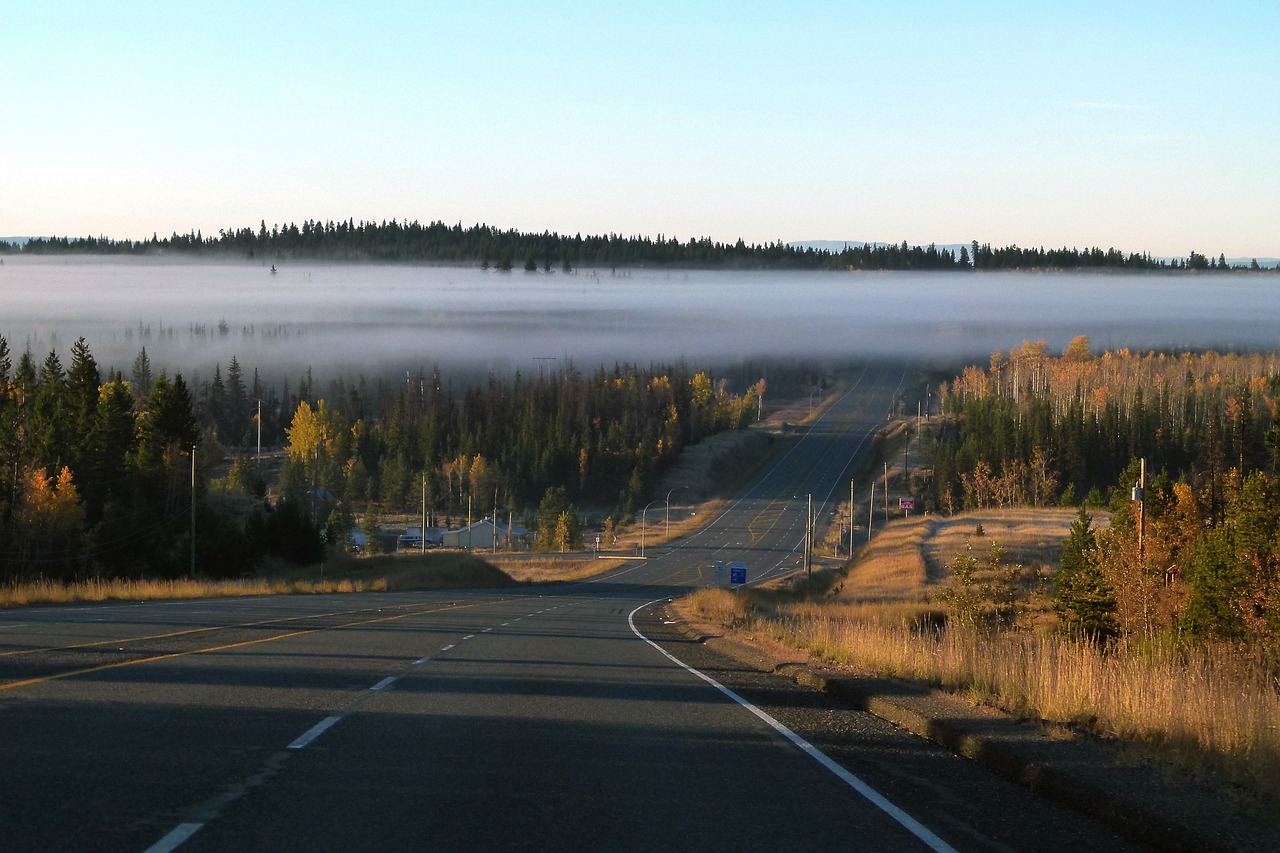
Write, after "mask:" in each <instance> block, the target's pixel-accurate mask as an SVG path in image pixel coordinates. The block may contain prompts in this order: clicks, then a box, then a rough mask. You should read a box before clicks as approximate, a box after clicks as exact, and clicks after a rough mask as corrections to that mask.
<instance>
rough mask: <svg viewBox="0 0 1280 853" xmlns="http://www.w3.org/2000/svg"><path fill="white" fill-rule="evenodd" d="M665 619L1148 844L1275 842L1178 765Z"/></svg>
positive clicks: (1271, 833)
mask: <svg viewBox="0 0 1280 853" xmlns="http://www.w3.org/2000/svg"><path fill="white" fill-rule="evenodd" d="M665 618H666V619H668V620H672V621H673V622H675V623H676V626H677V627H678V628H679V630H680V631H681V633H682V634H683V635H684V636H685V637H687V638H688V639H690V640H693V641H694V642H698V643H701V644H704V645H706V646H707V647H708V648H711V649H713V650H714V651H716V652H718V653H720V654H722V655H725V656H727V657H730V658H732V659H734V660H736V661H738V662H739V663H741V664H744V665H746V666H750V667H753V668H755V669H757V670H759V671H762V672H769V673H772V674H774V675H776V676H778V677H781V678H786V679H789V680H791V681H794V682H796V683H797V684H800V685H802V686H805V687H809V688H811V689H814V690H818V691H821V692H823V693H825V694H827V695H829V696H831V697H833V698H835V699H838V700H840V701H841V702H843V703H844V704H846V705H848V706H849V707H851V708H854V709H857V710H861V711H866V712H869V713H871V714H873V715H875V716H877V717H879V718H881V719H884V720H886V721H888V722H890V723H892V724H893V725H895V726H897V727H899V728H901V729H904V730H906V731H909V732H911V733H913V734H915V735H918V736H920V737H923V738H927V739H929V740H931V741H933V742H935V743H938V744H940V745H942V746H945V747H946V748H947V749H949V750H951V751H952V752H953V753H955V754H957V755H960V756H963V757H965V758H968V759H970V760H972V761H974V762H976V763H978V764H979V765H981V766H982V767H984V768H986V769H987V770H989V771H991V772H993V773H996V774H998V775H1000V776H1002V777H1004V778H1006V779H1009V780H1011V781H1013V782H1016V783H1017V784H1019V785H1022V786H1023V787H1026V788H1028V789H1030V790H1031V791H1033V792H1035V793H1036V794H1038V795H1040V796H1043V797H1045V798H1047V799H1050V800H1052V801H1054V802H1057V803H1060V804H1061V805H1064V806H1067V807H1069V808H1071V809H1073V810H1075V811H1078V812H1080V813H1082V814H1084V815H1087V816H1088V817H1090V818H1091V819H1093V820H1096V821H1098V822H1100V823H1102V824H1103V825H1105V826H1107V827H1109V828H1110V829H1112V830H1114V831H1115V832H1117V833H1119V834H1122V835H1124V836H1125V837H1127V838H1129V839H1132V840H1134V841H1136V842H1138V843H1140V844H1144V845H1148V846H1151V847H1153V848H1155V849H1159V850H1167V851H1188V852H1189V851H1266V850H1274V849H1275V845H1276V838H1277V837H1278V834H1280V823H1278V822H1277V821H1276V820H1275V819H1274V818H1272V819H1270V820H1268V819H1267V817H1265V816H1263V815H1260V814H1257V813H1256V808H1255V809H1254V810H1253V811H1252V812H1251V811H1250V810H1249V808H1248V806H1247V805H1246V802H1245V801H1244V800H1243V798H1236V797H1235V796H1233V792H1232V791H1230V790H1229V789H1225V788H1224V787H1223V786H1221V785H1216V784H1213V783H1212V782H1211V781H1209V780H1202V779H1193V778H1188V777H1186V776H1185V774H1173V773H1170V772H1169V770H1168V769H1167V768H1165V767H1162V766H1158V765H1156V764H1155V763H1154V762H1152V761H1150V760H1146V759H1144V758H1142V757H1141V756H1138V755H1136V754H1135V751H1132V750H1130V751H1126V750H1125V749H1123V748H1122V747H1120V746H1118V745H1116V744H1111V743H1107V742H1104V741H1101V740H1099V739H1097V738H1092V737H1088V736H1083V735H1071V734H1068V733H1064V732H1059V731H1053V730H1049V729H1046V728H1043V727H1041V726H1038V725H1035V724H1032V723H1028V722H1021V721H1018V720H1014V719H1012V718H1010V717H1008V716H1007V715H1003V714H1001V713H999V712H997V711H994V710H992V709H987V708H979V707H976V706H973V705H970V704H968V703H965V702H962V701H960V700H958V699H954V698H950V697H947V696H945V695H944V694H942V693H941V692H940V691H936V690H931V689H929V688H927V687H924V686H921V685H915V684H911V683H909V682H905V681H900V680H898V679H892V678H880V677H870V676H858V675H854V674H850V673H846V672H840V671H836V670H833V669H829V668H826V667H821V666H816V665H813V664H811V663H809V662H807V660H805V659H804V658H803V656H802V655H801V653H799V652H796V651H795V650H783V649H780V648H770V647H769V646H768V645H767V644H763V643H760V644H756V643H748V642H744V641H742V640H740V639H734V638H729V637H726V636H723V635H720V634H718V633H716V632H715V630H714V629H712V628H708V627H707V626H700V625H695V624H692V623H689V622H688V621H686V620H685V619H684V617H683V616H682V615H681V614H680V613H678V612H677V611H676V609H675V608H674V607H671V606H670V605H668V608H667V611H666V616H665Z"/></svg>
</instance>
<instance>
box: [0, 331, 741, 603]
mask: <svg viewBox="0 0 1280 853" xmlns="http://www.w3.org/2000/svg"><path fill="white" fill-rule="evenodd" d="M195 385H196V387H194V388H192V387H190V386H189V385H188V384H187V382H186V381H185V380H184V378H183V377H182V376H181V374H177V375H174V376H173V377H170V376H168V375H167V374H166V373H165V372H164V371H159V372H156V371H155V370H154V368H153V366H152V364H151V362H150V359H149V357H148V355H147V352H146V350H145V349H143V350H141V351H140V352H139V354H138V357H137V358H136V359H135V360H134V362H133V365H132V368H131V370H130V374H129V376H128V377H127V378H126V377H125V376H124V375H123V373H121V372H117V373H115V374H113V375H107V376H103V374H102V371H101V369H100V368H99V366H98V364H97V362H96V360H95V359H94V357H93V355H92V353H91V352H90V349H89V346H88V344H87V343H85V341H84V340H83V339H81V340H79V341H77V342H76V343H75V344H74V345H73V346H72V348H71V354H70V364H69V365H68V366H67V367H65V368H64V367H63V364H62V361H61V359H60V357H59V355H58V353H57V352H56V351H53V352H50V353H49V354H48V355H47V356H46V357H45V358H44V360H43V361H37V360H36V358H35V357H33V355H32V354H31V352H30V351H27V352H24V353H23V354H22V355H21V356H20V357H19V358H18V359H17V362H16V364H15V363H14V360H13V358H12V354H11V353H10V351H9V347H8V343H7V341H5V339H4V338H3V337H0V579H19V578H32V577H39V576H46V577H59V578H72V577H82V576H86V575H101V576H110V577H139V576H161V577H165V576H168V577H172V576H178V575H185V574H188V573H190V572H191V571H192V568H193V565H192V550H193V548H192V545H193V542H192V529H193V521H194V530H195V542H194V552H195V558H194V559H195V563H194V570H195V572H196V573H197V574H201V575H205V576H230V575H239V574H243V573H244V572H246V571H249V570H251V569H252V568H253V567H254V566H255V565H257V564H258V563H260V562H261V560H263V559H264V558H266V557H268V556H276V557H279V558H282V559H286V560H291V561H295V562H310V561H315V560H318V559H320V558H321V557H322V555H323V545H322V537H321V532H322V531H324V532H326V533H327V534H328V536H329V537H330V541H331V542H335V543H339V544H341V543H344V542H346V539H347V534H348V533H349V532H350V531H351V529H352V528H353V527H354V526H355V525H356V523H357V517H360V518H362V520H363V524H364V526H365V527H366V528H367V529H368V530H369V531H370V532H374V531H376V529H377V524H378V518H379V516H380V515H381V514H382V513H383V512H387V511H405V510H413V511H416V510H418V509H419V507H420V505H421V504H420V502H421V500H422V498H424V497H425V498H426V500H427V501H428V502H429V503H430V506H431V509H432V511H433V515H434V516H435V517H436V518H438V519H441V520H444V519H452V520H454V521H457V520H461V519H462V518H465V515H466V513H467V510H468V509H472V510H473V511H474V512H475V517H476V518H479V517H480V516H481V515H484V514H487V513H488V512H491V511H493V510H494V509H495V507H496V508H499V509H500V510H501V511H503V512H504V513H507V512H514V513H525V512H529V513H532V512H533V511H534V510H535V509H536V508H538V507H539V506H540V504H542V503H545V498H546V497H547V495H548V493H549V492H554V495H555V496H556V500H557V501H559V503H555V501H553V503H555V505H556V506H557V507H560V505H561V504H564V505H565V506H568V505H571V503H572V502H586V503H592V504H596V505H599V506H602V507H605V508H607V509H612V510H613V511H614V514H615V517H617V518H619V519H621V518H623V517H624V516H626V515H629V514H630V513H631V511H632V510H633V509H634V508H636V506H637V504H638V502H639V501H640V500H641V498H642V497H643V496H646V495H647V489H648V488H649V486H650V484H651V483H652V481H653V477H654V476H655V475H656V474H657V473H659V472H660V471H661V470H662V469H663V468H664V467H665V466H667V465H669V464H670V463H671V461H672V460H673V459H674V458H675V456H676V455H677V454H678V453H679V452H680V449H681V448H683V447H684V446H685V445H686V444H688V443H690V442H694V441H697V440H699V439H700V438H702V437H704V436H706V435H709V434H711V433H714V432H717V431H719V430H723V429H731V428H737V427H741V426H744V425H745V424H746V423H748V422H749V421H751V420H753V419H754V417H755V416H756V413H757V408H758V405H759V400H760V395H761V394H762V393H763V380H762V381H761V382H760V383H759V384H758V385H756V386H753V387H752V388H750V389H748V390H747V392H746V393H745V394H742V395H734V394H731V393H729V392H728V391H727V390H726V388H725V384H724V382H722V381H717V380H715V379H714V378H713V377H712V376H711V375H709V374H707V373H693V374H692V375H690V374H689V373H688V372H686V371H684V370H683V369H680V370H671V369H658V368H652V369H641V368H637V367H633V366H630V365H619V366H617V367H615V368H614V369H613V370H612V371H606V370H604V369H603V368H602V369H600V370H599V371H597V372H596V373H594V374H590V375H584V374H581V373H579V372H578V371H577V370H576V369H574V368H573V367H572V366H567V367H565V368H562V369H560V370H558V371H552V372H551V373H550V374H548V375H545V376H539V377H538V378H536V379H534V378H526V377H522V376H519V375H517V376H516V377H515V378H514V379H513V380H511V381H502V380H499V379H498V378H496V377H493V376H491V377H490V378H489V381H488V382H487V383H485V384H482V385H479V386H475V387H467V388H465V389H464V390H463V391H461V392H460V393H456V394H455V393H454V392H453V390H452V389H451V388H449V387H448V386H447V385H446V384H445V383H444V381H443V380H442V378H441V376H440V375H439V372H438V371H437V372H433V373H432V374H430V376H427V375H425V374H421V373H420V374H419V375H417V376H409V377H406V381H405V382H404V383H403V384H399V383H391V384H388V383H386V382H381V381H379V382H375V383H369V382H367V381H366V380H364V379H360V380H358V381H357V382H355V383H350V384H348V383H347V382H345V381H344V380H340V379H339V380H335V381H333V382H332V383H331V384H330V385H329V391H330V394H329V396H328V399H325V398H324V397H323V396H321V395H319V394H318V392H317V389H316V387H315V383H314V382H313V381H312V379H311V377H310V373H308V374H307V375H305V376H304V377H303V378H302V379H301V380H300V381H299V382H297V383H296V384H295V385H294V386H293V388H292V389H290V387H289V384H288V383H287V382H286V383H284V385H283V386H282V387H280V388H276V387H264V385H263V383H262V382H261V381H260V379H259V377H258V372H257V371H256V370H255V371H253V374H252V379H251V380H249V379H248V378H247V377H246V376H245V372H244V371H243V369H242V368H241V366H240V364H239V362H238V361H237V360H236V359H235V358H233V359H232V360H231V362H230V363H229V364H228V366H227V370H226V372H225V374H224V372H223V371H222V369H221V366H220V365H219V366H218V367H216V368H215V370H214V372H213V376H212V378H211V379H209V380H207V381H197V382H196V383H195ZM259 412H261V416H259ZM259 431H261V435H262V437H263V440H264V441H265V442H266V444H267V445H268V446H271V445H273V444H275V445H279V444H284V445H285V446H286V450H287V454H286V458H285V460H284V461H283V463H282V467H281V468H280V469H279V471H278V483H276V484H275V485H277V486H278V488H277V490H276V494H275V495H273V496H272V499H270V500H268V499H267V491H268V490H267V483H266V479H267V475H265V474H264V472H263V471H262V470H260V469H259V467H258V465H259V463H258V460H256V459H254V458H253V456H252V454H251V453H250V452H248V451H249V450H250V449H251V448H253V447H254V445H255V444H256V443H257V442H258V435H259ZM228 459H229V460H230V467H229V468H228V467H227V461H228ZM215 472H217V473H220V474H222V476H214V475H215ZM193 514H194V519H193ZM556 520H558V516H557V519H556ZM375 541H376V539H375Z"/></svg>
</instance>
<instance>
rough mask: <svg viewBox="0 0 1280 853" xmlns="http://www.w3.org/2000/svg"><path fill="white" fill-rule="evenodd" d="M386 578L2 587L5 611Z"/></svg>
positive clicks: (315, 587) (352, 587)
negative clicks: (41, 606) (27, 606)
mask: <svg viewBox="0 0 1280 853" xmlns="http://www.w3.org/2000/svg"><path fill="white" fill-rule="evenodd" d="M386 588H387V582H386V579H385V578H373V579H369V580H363V579H359V580H355V579H351V578H331V579H322V578H317V579H314V580H302V579H297V580H278V579H277V580H271V579H265V578H264V579H252V580H191V579H186V578H179V579H175V580H120V579H111V580H98V579H91V580H85V581H76V582H73V583H63V582H61V581H53V580H37V581H30V582H24V583H12V584H8V585H6V586H0V607H19V606H22V605H31V604H71V603H74V602H82V601H153V600H161V599H175V598H230V597H237V596H246V595H287V594H301V593H307V594H311V593H326V592H375V591H379V590H385V589H386Z"/></svg>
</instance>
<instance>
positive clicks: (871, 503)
mask: <svg viewBox="0 0 1280 853" xmlns="http://www.w3.org/2000/svg"><path fill="white" fill-rule="evenodd" d="M875 517H876V481H875V480H872V481H871V497H870V498H868V499H867V542H870V541H871V522H872V521H874V520H875Z"/></svg>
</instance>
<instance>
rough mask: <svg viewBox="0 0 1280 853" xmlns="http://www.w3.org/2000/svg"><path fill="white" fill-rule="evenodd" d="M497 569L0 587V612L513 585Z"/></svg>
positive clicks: (404, 561)
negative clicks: (56, 606)
mask: <svg viewBox="0 0 1280 853" xmlns="http://www.w3.org/2000/svg"><path fill="white" fill-rule="evenodd" d="M515 583H516V581H514V580H512V579H511V578H510V577H508V576H507V575H506V574H504V573H503V572H502V571H501V570H499V569H498V568H496V567H494V566H492V565H490V564H488V563H486V562H485V561H484V560H481V559H479V558H478V557H474V556H471V555H469V554H461V553H442V554H427V555H426V556H425V557H424V556H422V555H416V556H408V557H405V556H394V555H385V556H380V557H368V558H363V559H358V560H342V561H340V562H336V563H327V564H325V565H323V566H306V567H289V568H277V569H276V570H275V571H274V572H272V573H270V574H268V575H264V576H263V577H259V578H248V579H243V580H199V579H196V580H192V579H186V578H179V579H174V580H118V579H116V580H96V579H95V580H86V581H77V582H74V583H63V582H61V581H52V580H40V581H32V582H27V583H13V584H8V585H6V586H0V607H20V606H23V605H29V604H69V603H72V602H78V601H148V600H161V599H177V598H230V597H237V596H246V595H313V594H322V593H334V592H386V591H390V592H399V591H404V590H414V589H462V588H472V589H474V588H485V589H487V588H495V587H506V586H513V585H515Z"/></svg>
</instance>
